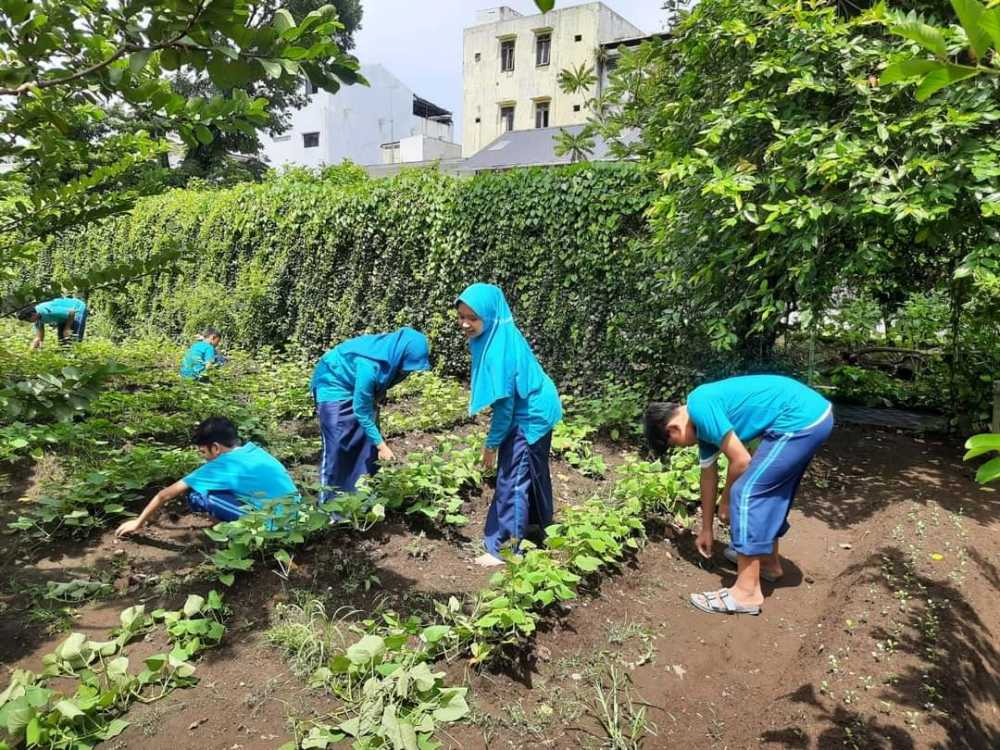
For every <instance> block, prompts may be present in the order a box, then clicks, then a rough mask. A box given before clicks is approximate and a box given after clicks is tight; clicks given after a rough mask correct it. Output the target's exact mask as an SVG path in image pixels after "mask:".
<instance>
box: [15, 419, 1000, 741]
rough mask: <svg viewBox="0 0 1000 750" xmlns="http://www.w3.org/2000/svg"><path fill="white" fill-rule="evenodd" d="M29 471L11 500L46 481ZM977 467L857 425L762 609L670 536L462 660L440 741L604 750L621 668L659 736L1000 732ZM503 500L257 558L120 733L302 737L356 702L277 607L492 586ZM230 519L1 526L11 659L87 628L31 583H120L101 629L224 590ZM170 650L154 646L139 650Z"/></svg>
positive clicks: (820, 473)
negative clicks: (512, 641)
mask: <svg viewBox="0 0 1000 750" xmlns="http://www.w3.org/2000/svg"><path fill="white" fill-rule="evenodd" d="M464 429H472V428H464ZM434 442H435V438H434V437H433V436H426V435H418V436H410V437H407V438H402V439H399V440H396V441H393V447H394V449H395V450H396V452H397V453H400V454H405V453H407V452H409V451H412V450H414V449H416V448H418V447H420V446H429V445H432V444H434ZM600 452H601V453H602V455H604V456H605V460H606V461H607V462H608V464H609V465H614V464H617V463H619V462H620V461H621V456H620V451H619V450H618V449H617V448H616V447H615V446H612V445H601V446H600ZM8 474H9V476H8V477H7V483H6V487H7V489H6V490H4V495H3V496H0V510H3V509H5V508H9V507H10V506H11V504H12V503H13V501H14V500H15V499H16V498H17V497H19V496H20V495H21V494H23V493H24V492H25V491H26V487H27V484H28V483H29V480H30V477H28V476H27V475H25V474H24V472H20V473H18V472H17V471H16V470H14V471H13V472H11V470H8ZM971 474H972V472H971V471H970V470H969V468H968V467H967V466H963V465H962V463H961V460H960V456H959V454H958V453H957V452H956V450H955V449H954V447H953V446H951V445H949V444H946V443H943V442H936V441H932V440H929V439H928V440H926V441H921V440H917V439H915V438H913V437H912V436H908V435H902V434H896V433H893V432H875V431H871V430H867V431H866V430H862V429H861V428H855V427H842V428H838V430H837V431H836V432H835V433H834V436H833V437H832V438H831V441H830V443H829V444H828V445H827V446H826V447H825V448H824V450H823V451H822V453H821V454H820V456H819V457H818V458H817V460H816V462H815V463H814V465H813V467H812V468H811V470H810V472H809V475H808V476H807V478H806V480H805V481H804V482H803V485H802V488H801V490H800V492H799V499H798V506H797V508H796V509H794V511H793V513H792V518H791V521H792V526H793V528H792V531H791V532H790V533H789V535H788V537H787V538H786V540H785V542H784V544H783V546H782V554H783V556H784V558H785V564H786V575H785V578H784V580H783V581H782V582H781V583H780V584H779V585H776V586H769V587H767V588H766V589H765V595H766V596H767V601H766V603H765V605H764V612H763V614H762V616H760V617H757V618H750V617H743V618H731V617H723V616H712V615H706V614H702V613H699V612H698V611H696V610H695V609H693V608H692V607H691V606H690V605H689V604H688V603H687V601H686V599H687V595H688V593H689V592H692V591H702V590H707V589H715V588H718V587H719V586H720V585H727V584H728V583H730V582H731V580H732V578H733V576H732V574H731V568H729V567H728V566H727V565H725V564H723V565H720V566H717V567H712V566H706V565H705V564H703V561H701V560H700V559H699V558H698V556H697V555H696V553H694V552H693V547H692V544H691V539H690V537H689V536H687V535H679V536H678V535H675V534H673V533H671V531H670V529H653V530H651V539H650V541H649V543H648V544H647V546H646V547H645V548H644V549H643V550H642V551H641V552H640V553H639V554H638V555H637V556H636V557H635V559H634V560H632V561H630V562H629V564H628V565H626V566H625V567H624V568H623V570H622V571H621V572H620V574H619V575H617V576H614V577H612V578H609V579H605V580H604V581H603V585H600V584H599V585H597V586H596V587H595V588H594V590H593V591H592V592H591V593H590V594H589V595H586V596H584V597H582V598H581V599H580V600H578V601H576V602H574V603H572V606H568V607H566V608H565V609H564V612H563V615H562V617H560V618H554V619H552V620H550V621H549V622H547V623H546V625H545V627H544V628H543V630H542V632H540V633H539V634H538V635H537V637H536V639H535V641H534V643H533V644H531V645H530V648H529V649H526V650H525V652H523V653H521V654H511V658H510V660H509V662H507V663H505V664H504V665H502V666H501V667H500V668H498V669H495V670H493V671H485V672H476V671H473V670H471V669H467V668H466V667H465V665H463V664H461V663H454V664H450V665H441V668H444V669H446V670H447V672H448V677H449V681H450V684H459V683H466V684H469V686H470V702H471V703H473V705H474V709H475V710H474V715H473V720H472V721H470V722H469V723H467V724H463V725H458V726H452V727H450V728H449V729H448V733H447V734H441V735H440V736H439V740H441V741H442V742H444V744H445V746H446V747H456V748H507V747H511V748H534V747H557V748H576V747H601V746H602V745H603V744H604V743H605V741H606V738H607V734H606V732H605V730H604V729H602V727H601V724H600V722H599V716H600V715H601V714H602V711H601V709H600V708H599V707H597V706H596V699H597V695H598V691H597V689H596V687H595V686H596V685H597V684H601V685H604V686H607V685H608V684H609V680H610V674H611V672H612V671H613V672H614V673H615V674H616V675H618V676H619V679H620V684H619V688H620V689H619V690H618V691H617V692H614V691H606V695H609V696H610V695H612V694H615V695H617V696H618V698H619V701H620V704H621V709H622V713H623V715H624V716H626V717H628V716H629V715H630V709H629V705H628V701H627V696H631V698H632V703H631V712H632V713H634V712H636V711H639V710H645V719H646V727H645V729H646V741H645V744H644V746H645V747H651V748H660V747H664V748H668V747H691V748H713V747H718V748H750V747H753V748H758V747H767V748H834V747H837V748H840V747H855V748H866V749H867V748H886V749H887V750H888V749H889V748H969V749H970V750H971V749H972V748H976V749H977V750H979V749H985V748H993V747H1000V713H998V711H1000V709H998V705H1000V652H998V650H997V649H998V647H997V643H998V636H1000V605H998V603H997V599H996V592H997V591H998V590H1000V572H998V568H1000V535H998V533H997V532H998V529H1000V493H998V492H992V491H990V490H989V489H985V488H981V487H978V486H977V485H975V484H974V483H973V482H972V481H971V479H970V477H971ZM553 480H554V485H555V492H556V496H557V500H558V501H559V502H560V503H562V504H567V503H572V502H574V501H579V500H582V499H585V498H587V497H589V496H591V495H593V494H603V493H606V492H607V490H608V487H609V486H610V484H609V482H595V481H592V480H589V479H585V478H583V477H581V476H580V475H579V474H577V473H576V472H575V471H573V470H572V469H571V468H570V467H569V466H567V465H565V464H563V463H560V462H555V463H554V464H553ZM490 495H491V490H489V488H485V489H484V491H483V492H481V493H479V494H476V495H474V496H472V497H470V498H469V500H468V502H467V503H466V514H467V515H468V516H469V519H470V522H469V524H468V525H467V526H466V527H464V529H463V530H462V531H461V532H459V533H456V534H451V535H448V534H442V533H440V531H438V530H436V529H434V528H430V527H426V528H422V527H421V526H420V525H419V524H418V523H415V522H412V521H413V519H392V520H390V521H389V522H386V523H384V524H381V525H379V526H377V527H376V528H374V529H372V530H371V531H370V532H368V533H366V534H340V535H331V536H329V537H327V538H326V539H325V540H324V541H323V542H322V543H317V544H313V545H311V546H307V547H306V548H305V549H302V550H300V551H299V553H298V554H297V555H296V558H295V567H294V568H293V570H292V573H291V576H290V578H289V580H287V581H286V580H283V579H282V578H280V577H279V576H278V575H276V573H275V572H273V571H272V570H270V569H268V568H266V567H264V566H258V567H257V568H255V570H254V573H253V574H252V575H250V576H246V577H244V578H242V579H240V580H238V581H237V583H236V585H235V586H234V587H233V588H232V589H231V590H228V591H226V601H227V604H228V605H229V606H230V608H231V610H232V614H231V617H230V619H229V622H228V629H227V635H226V640H225V642H224V644H223V646H222V647H220V648H218V649H216V650H214V651H210V652H206V654H205V655H204V656H203V657H202V658H201V659H200V661H199V663H198V675H199V676H200V678H201V681H200V683H199V685H198V686H196V687H194V688H191V689H186V690H178V691H176V692H175V693H173V694H172V695H171V696H169V697H168V698H166V699H164V700H162V701H160V702H158V703H155V704H152V705H146V706H140V707H137V708H135V709H133V710H132V711H131V712H130V714H129V715H128V716H127V717H126V718H127V719H128V720H129V721H130V726H129V728H128V730H126V732H125V734H123V735H122V736H121V737H120V738H118V739H117V740H116V741H115V742H113V743H111V746H112V747H118V748H144V749H146V748H148V749H149V750H157V749H160V748H163V749H166V748H169V749H170V750H177V749H178V748H187V747H199V748H205V749H206V750H214V749H215V748H218V749H219V750H222V749H232V750H236V748H248V749H249V748H269V749H273V748H277V747H278V746H280V745H281V744H283V743H284V742H286V741H288V740H289V739H291V737H292V734H291V732H292V729H291V724H290V721H289V720H290V719H295V720H308V719H310V718H313V717H319V716H323V715H325V714H327V713H328V712H330V711H331V710H334V709H335V707H336V705H335V703H334V701H332V699H330V698H328V697H325V696H323V695H322V694H319V693H316V692H313V691H310V690H308V689H307V687H306V685H305V682H304V681H303V680H302V679H301V678H299V677H296V676H295V675H293V674H292V673H291V672H290V670H289V668H288V666H287V665H286V662H285V660H284V659H283V657H282V656H281V655H280V654H279V653H278V652H277V651H276V650H275V649H274V648H273V647H272V646H270V645H268V643H267V640H266V639H265V637H264V632H265V631H266V629H267V628H268V626H269V625H270V622H271V618H272V613H273V610H274V607H275V606H276V605H277V604H278V603H279V602H283V601H287V600H288V599H289V598H291V597H293V596H294V595H295V590H301V589H304V590H309V591H313V592H316V593H318V594H321V595H323V596H324V597H325V598H326V600H327V601H328V602H329V603H330V604H331V606H335V607H336V608H343V609H342V610H341V611H342V612H343V613H347V614H345V615H344V616H345V617H348V618H351V617H354V618H361V617H364V616H366V614H367V613H370V612H372V611H373V609H376V608H379V607H388V608H392V609H395V610H396V611H399V612H401V613H402V614H409V613H412V612H421V611H424V610H425V609H426V608H427V607H428V606H430V602H431V601H433V600H441V599H446V598H447V597H448V596H449V595H451V594H462V593H464V592H470V591H474V590H477V589H479V588H481V587H483V586H484V585H485V584H486V582H487V580H488V579H489V576H490V575H491V573H490V571H484V570H482V569H480V568H477V567H475V566H474V565H473V564H472V562H471V560H472V557H474V555H475V554H477V553H478V550H477V549H476V544H475V542H476V540H477V539H478V536H479V532H480V530H481V527H482V522H483V518H484V516H485V511H486V507H487V504H488V501H489V498H490ZM208 523H209V522H208V521H207V519H203V518H198V517H195V516H191V515H180V516H175V517H173V518H171V517H167V516H164V517H162V518H161V519H160V520H159V523H157V524H156V525H155V526H154V527H153V528H151V529H150V530H149V533H147V534H145V535H144V536H142V537H138V538H135V539H132V540H128V541H123V542H117V541H115V540H114V538H113V535H112V534H111V533H110V532H106V533H105V534H103V535H101V536H100V537H96V538H93V539H90V540H87V541H83V542H79V543H74V544H66V543H60V544H59V545H57V546H56V547H54V548H46V547H38V548H31V547H30V546H26V545H23V544H22V545H20V546H18V545H17V541H18V539H17V537H3V538H2V539H0V545H2V547H3V549H4V552H3V554H2V555H0V664H3V665H4V666H5V667H6V668H10V669H12V668H14V667H28V668H32V667H35V668H37V667H38V666H39V664H40V660H41V656H42V655H43V654H45V653H47V652H48V651H51V650H52V649H53V648H54V647H55V646H56V645H57V644H58V643H59V642H60V641H61V640H62V639H63V638H65V636H66V634H67V633H68V632H69V629H62V630H58V631H57V632H52V630H51V629H50V627H49V624H48V621H42V620H39V618H38V613H37V612H33V610H32V607H33V605H32V597H31V596H30V591H26V590H25V589H26V587H28V586H30V585H31V584H41V583H42V582H44V581H45V580H48V579H55V580H68V579H71V578H74V577H82V576H91V577H94V576H101V577H103V578H104V579H106V580H108V581H111V582H112V583H113V584H114V588H115V592H116V593H115V595H114V596H113V597H112V598H110V599H107V600H104V601H100V602H96V603H92V604H89V605H85V606H83V607H80V608H79V609H78V610H76V611H75V612H73V611H70V613H69V614H70V615H71V616H72V619H71V621H70V622H68V623H67V625H68V626H69V628H71V629H72V630H79V631H82V632H86V633H88V634H89V633H93V634H94V636H95V637H103V636H104V634H105V633H106V632H107V630H109V629H110V628H111V627H112V626H113V625H114V624H115V622H116V621H117V614H118V612H119V611H120V610H121V609H123V608H124V607H126V606H129V605H131V604H134V603H136V602H138V601H146V602H147V603H148V604H147V606H149V607H155V606H160V605H161V604H163V605H169V606H174V607H176V606H179V605H180V604H181V603H182V602H183V598H184V596H185V595H186V594H187V593H188V592H190V591H191V590H204V589H205V588H207V586H206V584H204V583H198V582H195V583H191V582H184V580H183V579H184V575H185V574H186V573H188V572H190V571H192V570H194V569H195V568H196V566H197V565H198V564H199V563H200V562H201V560H202V559H203V555H204V552H205V551H207V550H208V549H209V547H208V546H207V540H206V539H205V538H204V536H203V534H202V533H201V530H202V529H203V528H204V527H205V526H207V525H208ZM718 546H719V550H720V552H721V548H722V542H721V541H720V542H719V543H718ZM717 559H719V560H721V559H722V558H721V554H720V555H719V556H717ZM352 612H353V614H351V613H352ZM32 616H34V617H35V619H30V618H31V617H32ZM153 645H158V644H146V643H140V644H136V645H135V646H133V647H132V648H133V649H137V650H136V651H135V653H136V654H140V655H141V654H142V653H145V649H146V648H152V646H153ZM139 649H141V650H139ZM626 723H627V722H626V721H623V722H622V724H623V726H624V724H626ZM654 731H655V735H653V734H652V732H654Z"/></svg>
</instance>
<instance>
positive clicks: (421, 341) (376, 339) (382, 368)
mask: <svg viewBox="0 0 1000 750" xmlns="http://www.w3.org/2000/svg"><path fill="white" fill-rule="evenodd" d="M428 353H429V349H428V346H427V337H426V336H425V335H424V334H422V333H421V332H420V331H417V330H414V329H413V328H408V327H404V328H400V329H399V330H398V331H393V332H392V333H373V334H368V335H366V336H358V337H357V338H353V339H349V340H347V341H345V342H344V343H342V344H340V345H338V346H336V347H334V349H333V351H331V352H330V353H329V354H327V357H331V355H332V357H331V358H333V359H339V358H342V359H344V360H347V361H348V362H349V363H353V360H355V359H357V358H362V359H367V360H371V361H372V362H375V363H377V364H378V366H379V373H378V389H379V390H380V391H386V390H388V389H389V388H391V387H392V386H394V385H395V384H396V383H398V382H399V381H400V380H402V379H403V378H404V377H405V376H406V375H407V374H408V373H411V372H417V371H419V370H429V369H431V363H430V359H429V357H428ZM327 357H324V359H326V358H327ZM331 364H332V363H331ZM350 370H351V371H352V372H353V370H354V368H353V366H352V367H351V368H350Z"/></svg>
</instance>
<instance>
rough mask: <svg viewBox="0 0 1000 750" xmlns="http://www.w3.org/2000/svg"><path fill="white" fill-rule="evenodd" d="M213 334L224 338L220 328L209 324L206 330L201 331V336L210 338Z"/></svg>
mask: <svg viewBox="0 0 1000 750" xmlns="http://www.w3.org/2000/svg"><path fill="white" fill-rule="evenodd" d="M212 336H218V337H219V338H220V339H221V338H222V334H221V333H219V329H218V328H212V327H211V326H209V327H208V328H206V329H205V330H204V331H202V332H201V337H202V338H203V339H208V338H211V337H212Z"/></svg>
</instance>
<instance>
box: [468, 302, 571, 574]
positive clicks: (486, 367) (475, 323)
mask: <svg viewBox="0 0 1000 750" xmlns="http://www.w3.org/2000/svg"><path fill="white" fill-rule="evenodd" d="M455 307H456V309H457V311H458V324H459V327H460V328H461V329H462V333H463V334H465V338H466V339H467V340H468V342H469V350H470V352H471V353H472V380H471V383H470V385H471V390H472V400H471V401H470V403H469V414H475V413H477V412H479V411H481V410H483V409H485V408H486V407H487V406H491V407H493V414H492V419H491V421H490V430H489V434H487V436H486V447H485V448H484V449H483V465H484V466H485V467H486V468H487V469H491V468H493V466H494V465H495V464H496V461H497V452H498V451H499V458H500V465H499V467H498V469H497V488H496V493H495V494H494V496H493V502H492V503H491V504H490V509H489V512H488V514H487V516H486V531H485V535H484V539H483V545H484V546H485V548H486V552H485V553H484V554H483V555H480V556H479V557H478V558H476V563H477V564H479V565H482V566H484V567H490V566H493V565H502V564H503V560H502V559H501V558H500V548H501V546H503V544H504V543H505V542H507V541H508V540H514V543H515V544H519V543H520V541H521V540H522V539H524V537H525V533H526V532H527V529H528V526H529V525H532V526H538V527H540V528H541V529H542V530H544V529H545V528H546V527H547V526H549V525H551V524H552V514H553V505H554V503H553V500H552V479H551V477H550V475H549V450H550V448H551V446H552V428H553V427H555V426H556V424H557V423H558V422H559V420H560V419H562V404H561V403H560V401H559V393H558V392H557V391H556V387H555V384H554V383H553V382H552V380H551V378H549V376H548V375H546V374H545V371H544V370H543V369H542V366H541V365H540V364H538V360H537V359H535V355H534V352H532V351H531V346H530V345H529V344H528V342H527V341H526V340H525V338H524V336H523V334H522V333H521V331H520V330H518V328H517V326H516V325H514V318H513V316H512V315H511V312H510V307H508V306H507V300H506V298H504V295H503V292H502V291H501V290H500V289H499V288H498V287H495V286H493V285H491V284H473V285H472V286H470V287H468V288H467V289H466V290H465V291H464V292H462V294H461V296H460V297H459V298H458V300H457V301H456V302H455Z"/></svg>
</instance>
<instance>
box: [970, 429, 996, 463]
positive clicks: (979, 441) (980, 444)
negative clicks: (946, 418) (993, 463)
mask: <svg viewBox="0 0 1000 750" xmlns="http://www.w3.org/2000/svg"><path fill="white" fill-rule="evenodd" d="M965 449H966V454H965V460H966V461H968V460H969V459H970V458H975V457H976V456H981V455H983V454H984V453H989V452H990V451H996V452H998V453H1000V434H998V433H985V434H982V435H973V436H972V437H970V438H969V439H968V440H966V441H965Z"/></svg>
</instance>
